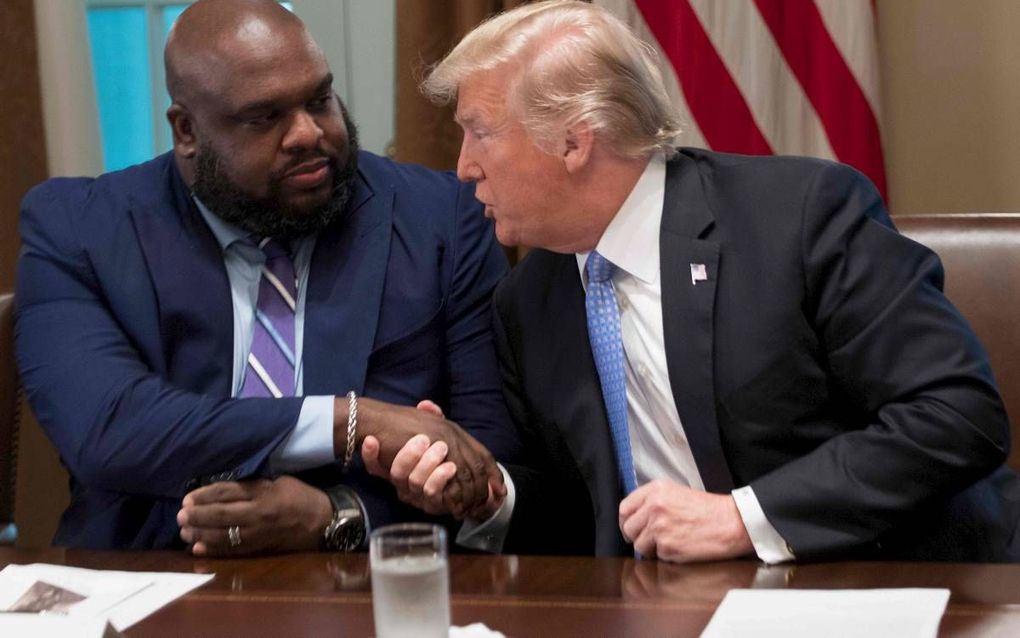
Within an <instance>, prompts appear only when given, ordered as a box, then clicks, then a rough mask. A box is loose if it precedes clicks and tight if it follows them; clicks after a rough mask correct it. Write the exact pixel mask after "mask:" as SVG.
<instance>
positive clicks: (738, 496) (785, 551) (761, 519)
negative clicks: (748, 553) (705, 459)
mask: <svg viewBox="0 0 1020 638" xmlns="http://www.w3.org/2000/svg"><path fill="white" fill-rule="evenodd" d="M732 494H733V500H734V502H735V503H736V504H737V510H738V511H739V512H740V518H741V520H743V522H744V529H746V530H747V535H748V536H750V537H751V545H753V546H754V553H755V554H757V555H758V558H759V559H760V560H761V561H762V562H765V563H768V564H769V565H772V564H775V563H785V562H787V561H791V560H794V555H793V552H792V551H790V546H789V545H787V544H786V540H785V539H784V538H783V537H782V536H780V535H779V532H777V531H776V528H775V527H772V523H769V520H768V519H767V518H765V512H764V511H763V510H762V509H761V503H759V502H758V497H757V496H755V495H754V490H752V489H751V486H750V485H747V486H744V487H741V488H738V489H735V490H733V492H732Z"/></svg>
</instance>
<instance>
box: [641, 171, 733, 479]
mask: <svg viewBox="0 0 1020 638" xmlns="http://www.w3.org/2000/svg"><path fill="white" fill-rule="evenodd" d="M713 224H714V219H713V216H712V212H711V210H710V209H709V207H708V203H707V201H706V200H705V198H704V192H703V189H702V185H701V181H700V176H699V174H698V171H697V167H696V166H694V165H693V162H692V161H691V160H690V159H688V158H687V157H685V156H683V155H680V156H678V157H677V158H676V159H674V160H672V161H670V162H669V164H668V165H667V172H666V198H665V204H664V207H663V212H662V231H661V233H660V236H659V244H660V254H661V257H660V259H661V265H662V319H663V329H664V337H665V344H666V362H667V368H668V370H669V380H670V386H671V389H672V391H673V400H674V401H675V403H676V408H677V412H678V413H679V414H680V421H681V423H682V424H683V428H684V432H685V433H686V434H687V439H688V442H689V443H690V446H691V452H692V453H693V454H694V460H695V462H696V463H697V466H698V472H699V473H700V474H701V477H702V480H703V481H704V483H705V489H706V490H708V491H710V492H727V491H729V490H731V489H733V479H732V477H731V475H730V471H729V467H728V465H727V463H726V457H725V454H724V453H723V448H722V441H721V438H720V433H719V425H718V421H717V419H716V412H715V392H714V380H713V369H712V365H713V351H712V348H713V343H714V335H713V314H714V308H715V297H716V286H717V285H718V279H719V244H718V243H716V242H713V241H708V240H706V239H700V238H701V237H702V236H703V235H704V234H706V233H707V232H708V230H709V229H710V228H711V227H712V226H713ZM702 267H704V275H705V279H704V280H702V278H701V276H700V271H701V268H702ZM695 271H698V272H699V276H698V277H697V279H698V281H696V282H695V281H694V280H695V274H694V272H695Z"/></svg>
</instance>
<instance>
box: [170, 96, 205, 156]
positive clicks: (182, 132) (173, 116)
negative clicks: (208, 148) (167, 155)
mask: <svg viewBox="0 0 1020 638" xmlns="http://www.w3.org/2000/svg"><path fill="white" fill-rule="evenodd" d="M166 119H167V120H168V121H169V122H170V130H171V131H173V135H174V152H175V153H177V155H178V156H179V157H181V158H182V159H192V158H194V157H195V155H196V154H197V153H198V140H197V139H196V137H195V120H194V118H193V117H192V116H191V112H190V111H188V109H187V108H185V107H184V106H181V105H180V104H178V103H176V102H174V103H173V104H171V105H170V108H168V109H167V110H166Z"/></svg>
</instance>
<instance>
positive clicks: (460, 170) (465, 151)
mask: <svg viewBox="0 0 1020 638" xmlns="http://www.w3.org/2000/svg"><path fill="white" fill-rule="evenodd" d="M484 176H485V175H484V173H482V167H481V166H479V165H478V162H476V161H474V160H473V159H472V158H471V149H470V147H469V143H468V136H467V135H465V136H464V141H463V142H461V144H460V156H459V157H457V179H459V180H460V181H462V182H477V181H479V180H480V179H482V177H484Z"/></svg>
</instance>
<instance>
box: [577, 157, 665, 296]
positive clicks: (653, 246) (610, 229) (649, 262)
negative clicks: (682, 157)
mask: <svg viewBox="0 0 1020 638" xmlns="http://www.w3.org/2000/svg"><path fill="white" fill-rule="evenodd" d="M665 201H666V157H665V155H663V154H662V153H656V154H655V155H653V156H652V158H651V160H649V162H648V165H647V166H645V170H644V172H642V173H641V177H639V178H638V181H637V183H636V184H634V188H633V189H632V190H631V191H630V195H628V196H627V199H626V200H625V201H624V202H623V206H621V207H620V210H619V211H618V212H617V213H616V215H615V216H614V217H613V220H612V221H611V222H609V226H607V227H606V230H605V232H604V233H602V237H601V238H600V239H599V243H598V245H597V246H596V247H595V249H596V250H597V251H598V252H599V254H601V255H602V256H603V257H605V258H606V259H608V260H609V261H611V262H613V264H614V265H616V267H617V268H619V269H620V270H623V271H625V272H627V273H628V274H630V275H632V276H634V277H637V278H638V279H640V280H641V281H644V282H646V283H654V282H655V281H657V280H658V278H659V227H660V224H661V222H662V206H663V204H664V203H665ZM589 254H590V251H588V252H583V253H577V255H576V257H577V267H578V268H579V269H580V271H581V281H582V282H583V283H585V284H587V277H585V274H584V265H585V262H587V260H588V255H589Z"/></svg>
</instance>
